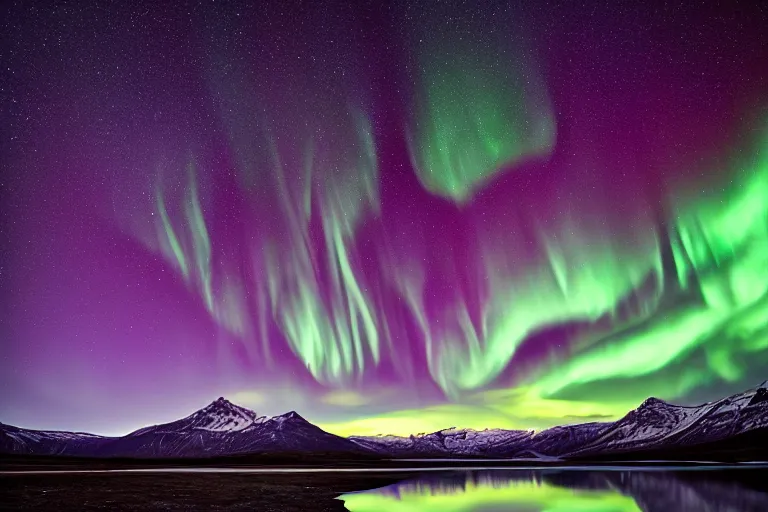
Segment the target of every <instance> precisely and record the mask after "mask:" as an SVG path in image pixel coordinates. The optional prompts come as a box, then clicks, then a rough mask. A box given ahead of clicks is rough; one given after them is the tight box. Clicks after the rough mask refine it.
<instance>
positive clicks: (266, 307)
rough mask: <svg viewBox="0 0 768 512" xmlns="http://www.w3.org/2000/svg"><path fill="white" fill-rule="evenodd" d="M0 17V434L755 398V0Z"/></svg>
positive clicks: (70, 5)
mask: <svg viewBox="0 0 768 512" xmlns="http://www.w3.org/2000/svg"><path fill="white" fill-rule="evenodd" d="M660 3H661V2H645V1H642V2H641V1H638V2H624V1H618V2H606V4H610V5H609V6H599V4H598V3H597V2H595V3H592V2H586V3H584V4H580V3H578V2H567V1H564V2H561V3H552V2H550V3H547V2H526V3H521V2H511V1H510V2H499V1H489V2H471V1H467V2H462V1H455V0H449V1H443V2H393V3H389V2H379V1H376V2H370V3H368V2H339V3H333V2H306V3H299V2H293V1H280V2H253V3H251V4H252V5H250V6H245V5H244V4H245V2H227V1H213V0H210V1H201V2H189V3H185V2H147V3H143V2H140V1H135V2H134V1H131V2H114V3H111V2H98V1H83V2H53V1H51V2H38V1H16V2H5V3H4V6H3V7H2V8H1V9H0V19H2V21H0V23H2V27H1V28H0V33H1V34H2V42H1V45H2V46H1V47H0V51H1V53H0V63H1V64H2V65H1V67H2V69H1V70H0V94H1V99H2V110H1V111H0V116H2V117H0V127H1V130H0V169H1V170H2V176H1V177H0V194H1V195H0V201H1V203H0V204H1V208H2V223H0V235H2V236H1V238H0V239H1V240H2V252H1V253H0V258H1V259H0V294H1V295H0V303H1V304H2V307H0V421H2V422H4V423H11V424H15V425H18V426H22V427H29V428H44V429H65V430H86V431H91V432H96V433H106V434H122V433H126V432H128V431H130V430H132V429H135V428H138V427H141V426H143V425H146V424H149V423H158V422H163V421H169V420H172V419H175V418H178V417H180V416H184V415H186V414H188V413H190V412H192V411H193V410H195V409H197V408H199V407H201V406H203V405H205V404H206V403H208V402H210V401H212V400H214V399H215V398H217V397H218V396H226V397H227V398H229V399H230V400H231V401H233V402H236V403H238V404H240V405H243V406H246V407H250V408H253V409H254V410H256V411H257V412H259V413H262V414H279V413H283V412H286V411H288V410H297V411H299V412H300V413H301V414H302V415H303V416H304V417H306V418H307V419H309V420H310V421H313V422H315V423H316V424H318V425H320V426H322V427H324V428H326V429H328V430H330V431H332V432H335V433H340V434H351V433H357V434H372V433H395V434H407V433H418V432H425V431H433V430H438V429H441V428H447V427H451V426H458V427H472V428H485V427H503V428H544V427H548V426H551V425H555V424H562V423H573V422H582V421H594V420H605V419H613V418H616V417H619V416H621V415H623V414H624V413H625V412H626V411H628V410H629V409H632V408H634V407H636V406H637V405H638V404H639V403H640V402H641V401H642V400H643V399H645V398H646V397H647V396H649V395H654V396H658V397H660V398H663V399H667V400H670V401H674V402H676V403H682V404H687V403H697V402H703V401H706V400H710V399H714V398H719V397H721V396H723V395H725V394H729V393H732V392H736V391H740V390H742V389H745V388H748V387H752V386H755V385H757V384H759V383H760V382H762V381H763V380H765V379H768V30H766V27H768V10H766V8H764V7H763V8H760V7H759V3H760V2H754V3H752V4H749V3H739V2H735V1H731V2H720V3H719V4H720V5H719V6H717V5H716V4H717V2H705V3H699V2H690V1H685V2H675V1H673V2H664V4H665V5H666V7H663V8H661V7H654V6H653V4H660Z"/></svg>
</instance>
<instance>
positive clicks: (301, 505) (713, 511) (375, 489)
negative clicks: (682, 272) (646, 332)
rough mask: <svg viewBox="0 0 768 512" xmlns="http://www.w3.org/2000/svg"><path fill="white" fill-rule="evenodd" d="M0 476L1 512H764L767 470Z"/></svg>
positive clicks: (161, 472)
mask: <svg viewBox="0 0 768 512" xmlns="http://www.w3.org/2000/svg"><path fill="white" fill-rule="evenodd" d="M431 469H432V470H431V471H423V468H422V469H418V470H417V469H413V470H403V471H391V470H390V471H377V470H369V471H364V470H363V471H333V470H330V471H329V470H325V471H316V470H312V471H297V470H292V472H288V471H287V468H286V469H283V470H281V471H280V472H275V471H269V470H265V469H263V468H261V469H259V468H254V469H251V470H233V469H217V468H212V469H203V468H198V469H195V470H193V471H190V470H171V469H167V470H156V469H154V470H143V471H128V472H126V471H117V472H114V471H109V472H104V471H81V472H72V471H55V472H45V473H39V472H38V473H30V472H18V473H11V472H0V509H2V510H56V511H57V512H64V511H69V510H78V511H80V510H227V511H231V510H242V511H260V512H270V511H280V512H289V511H299V510H301V511H309V512H314V511H317V512H320V511H329V512H344V511H350V512H432V511H434V512H500V511H511V512H588V511H589V512H636V511H644V512H671V511H675V512H721V511H722V512H726V511H727V512H766V511H768V467H764V466H760V467H758V466H752V467H748V468H745V467H738V468H733V467H722V466H710V467H705V468H682V467H678V468H670V467H665V468H662V467H645V468H638V467H611V468H607V467H592V468H585V467H580V468H573V467H571V468H554V467H548V468H538V469H530V468H528V469H510V468H504V469H488V468H485V469H472V470H460V469H451V470H445V469H441V468H431Z"/></svg>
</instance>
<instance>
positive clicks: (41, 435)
mask: <svg viewBox="0 0 768 512" xmlns="http://www.w3.org/2000/svg"><path fill="white" fill-rule="evenodd" d="M0 453H3V454H15V455H37V456H68V457H81V458H82V457H85V458H100V459H105V458H106V459H109V458H138V459H189V458H210V457H228V456H248V455H259V456H264V455H277V456H279V455H285V454H300V455H304V456H306V457H309V458H312V456H315V458H325V460H326V461H327V460H331V458H338V459H343V458H349V459H359V458H361V457H362V458H366V459H371V458H376V459H403V458H414V459H418V458H445V459H450V458H479V459H482V458H508V459H538V460H551V459H557V460H605V459H611V460H617V459H621V460H651V459H653V460H737V461H754V460H767V459H768V381H766V382H765V383H763V384H762V385H760V386H758V387H756V388H753V389H750V390H747V391H745V392H743V393H738V394H736V395H733V396H730V397H727V398H724V399H722V400H718V401H716V402H710V403H706V404H703V405H699V406H692V407H684V406H679V405H673V404H669V403H667V402H664V401H663V400H659V399H656V398H649V399H647V400H646V401H645V402H643V403H642V404H641V405H640V406H639V407H638V408H637V409H635V410H633V411H630V412H629V413H628V414H627V415H626V416H624V417H623V418H621V419H620V420H618V421H615V422H605V423H584V424H579V425H568V426H561V427H554V428H551V429H547V430H544V431H541V432H533V431H523V430H501V429H493V430H483V431H476V430H466V429H455V428H452V429H448V430H442V431H438V432H434V433H431V434H424V435H412V436H410V437H396V436H375V437H350V438H343V437H340V436H336V435H333V434H330V433H328V432H325V431H324V430H322V429H320V428H319V427H317V426H315V425H313V424H312V423H310V422H308V421H307V420H305V419H304V418H302V417H301V416H300V415H299V414H297V413H296V412H289V413H286V414H283V415H280V416H272V417H268V416H258V415H257V414H256V413H255V412H253V411H251V410H249V409H246V408H243V407H239V406H237V405H234V404H232V403H231V402H229V401H227V400H225V399H224V398H219V399H218V400H216V401H214V402H213V403H211V404H210V405H208V406H207V407H204V408H203V409H200V410H199V411H197V412H195V413H194V414H192V415H190V416H187V417H186V418H183V419H180V420H177V421H174V422H171V423H165V424H162V425H154V426H150V427H146V428H143V429H140V430H137V431H135V432H132V433H130V434H128V435H125V436H122V437H103V436H96V435H92V434H85V433H72V432H52V431H40V430H28V429H23V428H18V427H14V426H11V425H5V424H2V423H0Z"/></svg>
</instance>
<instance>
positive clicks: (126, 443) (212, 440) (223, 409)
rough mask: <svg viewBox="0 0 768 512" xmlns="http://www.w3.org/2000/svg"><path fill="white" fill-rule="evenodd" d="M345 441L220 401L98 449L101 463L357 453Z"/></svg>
mask: <svg viewBox="0 0 768 512" xmlns="http://www.w3.org/2000/svg"><path fill="white" fill-rule="evenodd" d="M363 451H364V450H363V449H362V448H360V446H358V445H356V444H355V443H353V442H351V441H349V440H348V439H344V438H343V437H339V436H335V435H333V434H329V433H328V432H325V431H324V430H322V429H320V428H319V427H316V426H315V425H313V424H312V423H310V422H308V421H307V420H305V419H304V418H302V417H301V416H300V415H299V414H297V413H296V412H293V411H291V412H289V413H286V414H283V415H280V416H272V417H269V416H260V417H259V416H257V415H256V413H255V412H253V411H251V410H249V409H245V408H243V407H239V406H237V405H234V404H232V403H231V402H229V401H227V400H225V399H224V398H219V399H218V400H216V401H215V402H213V403H212V404H210V405H209V406H207V407H205V408H203V409H201V410H199V411H197V412H196V413H194V414H192V415H190V416H187V417H186V418H183V419H181V420H178V421H174V422H172V423H166V424H163V425H154V426H151V427H147V428H143V429H141V430H137V431H136V432H132V433H130V434H128V435H127V436H124V437H121V438H118V439H116V440H114V441H113V442H111V443H108V444H105V445H104V446H102V447H100V449H99V450H98V452H97V454H98V455H99V456H103V457H150V458H165V457H212V456H226V455H241V454H265V453H269V454H276V453H319V452H333V453H361V452H363Z"/></svg>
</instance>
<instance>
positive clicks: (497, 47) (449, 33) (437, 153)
mask: <svg viewBox="0 0 768 512" xmlns="http://www.w3.org/2000/svg"><path fill="white" fill-rule="evenodd" d="M435 10H437V11H438V12H437V13H435V12H434V11H435ZM473 14H476V15H477V16H476V17H473V18H470V20H462V21H459V20H458V19H456V17H455V13H454V12H453V10H450V9H449V10H447V11H446V12H443V13H442V14H441V13H440V9H439V8H437V9H435V8H431V9H430V12H428V13H424V19H423V20H422V21H424V23H421V24H417V25H418V27H419V28H418V29H416V28H414V30H413V32H414V34H413V39H414V46H415V47H416V48H417V53H418V55H417V64H416V65H415V68H416V71H415V72H414V75H415V76H414V78H413V81H414V82H415V84H414V85H415V87H414V88H415V90H416V92H415V94H414V99H413V106H412V112H413V113H414V118H413V119H412V121H411V123H410V126H409V127H408V130H407V131H408V133H409V134H410V140H409V145H410V151H411V158H412V161H413V166H414V168H415V169H416V171H417V174H418V177H419V179H420V180H421V183H422V185H423V186H424V187H425V188H426V189H427V190H429V191H430V192H432V193H434V194H437V195H441V196H444V197H447V198H450V199H453V200H454V201H456V202H458V203H464V202H467V201H469V200H470V199H471V197H472V194H473V193H474V192H475V191H476V190H477V189H478V188H479V187H481V186H482V185H483V184H484V183H485V182H487V181H488V180H489V179H491V178H492V177H493V176H494V175H496V174H498V173H499V172H501V170H502V169H503V168H504V167H505V166H510V165H512V164H515V163H517V162H520V161H522V160H524V159H526V158H530V157H534V156H543V155H546V154H548V153H549V152H550V151H551V150H552V148H553V146H554V140H555V121H554V115H553V113H552V108H551V105H550V101H549V98H548V97H547V95H546V92H545V91H546V86H545V85H544V83H543V81H542V80H541V79H540V78H539V77H538V74H537V72H536V69H535V68H536V66H535V65H534V64H533V62H532V61H533V58H532V57H530V56H526V53H525V52H524V51H521V50H522V48H506V47H505V45H501V44H499V41H501V40H502V38H501V37H498V33H497V31H499V30H502V31H504V32H506V31H508V30H510V25H506V26H503V27H502V28H501V29H500V28H499V25H500V22H499V21H498V20H500V19H501V16H502V14H501V13H495V12H493V9H491V10H490V11H489V12H484V13H483V14H482V15H479V14H478V13H473ZM493 14H498V16H496V17H495V21H487V22H481V21H480V20H481V19H482V20H494V16H493ZM472 20H477V21H472ZM478 34H486V36H485V37H484V38H483V37H481V36H478ZM519 46H521V47H523V46H524V45H523V44H522V43H520V44H519ZM502 63H503V64H502Z"/></svg>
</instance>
